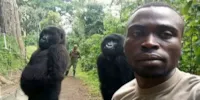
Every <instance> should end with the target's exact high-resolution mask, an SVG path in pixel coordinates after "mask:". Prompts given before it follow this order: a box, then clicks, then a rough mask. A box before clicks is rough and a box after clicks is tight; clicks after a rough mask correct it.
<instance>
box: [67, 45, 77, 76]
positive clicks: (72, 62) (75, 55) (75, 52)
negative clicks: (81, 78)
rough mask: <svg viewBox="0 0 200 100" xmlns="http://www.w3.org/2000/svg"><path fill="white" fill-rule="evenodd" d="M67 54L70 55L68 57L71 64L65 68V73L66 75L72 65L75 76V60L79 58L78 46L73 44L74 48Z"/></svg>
mask: <svg viewBox="0 0 200 100" xmlns="http://www.w3.org/2000/svg"><path fill="white" fill-rule="evenodd" d="M69 55H70V58H71V64H70V66H69V67H68V69H67V71H66V74H65V75H66V76H67V75H68V73H69V70H70V68H71V66H73V76H74V77H75V75H76V66H77V62H78V59H79V58H80V52H79V51H78V46H77V45H74V48H73V50H72V51H71V52H70V54H69Z"/></svg>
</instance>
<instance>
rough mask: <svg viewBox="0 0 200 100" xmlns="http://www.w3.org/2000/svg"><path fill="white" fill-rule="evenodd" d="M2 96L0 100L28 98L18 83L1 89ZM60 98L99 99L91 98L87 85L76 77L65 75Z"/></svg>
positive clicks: (26, 99) (77, 99) (64, 99)
mask: <svg viewBox="0 0 200 100" xmlns="http://www.w3.org/2000/svg"><path fill="white" fill-rule="evenodd" d="M1 93H2V98H0V100H28V98H27V97H26V96H25V95H24V93H23V92H22V91H21V89H20V87H19V84H16V85H12V86H8V87H6V88H3V89H1ZM60 100H100V99H99V98H98V99H95V98H92V97H91V96H90V94H89V92H88V87H87V86H86V85H84V83H83V82H82V80H80V79H78V78H77V77H73V76H71V74H70V75H69V76H67V77H66V78H65V79H64V80H63V82H62V90H61V94H60Z"/></svg>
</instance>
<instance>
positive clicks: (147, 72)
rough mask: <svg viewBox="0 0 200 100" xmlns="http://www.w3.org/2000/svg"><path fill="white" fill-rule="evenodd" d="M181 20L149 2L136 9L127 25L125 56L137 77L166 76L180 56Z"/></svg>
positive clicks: (171, 12) (177, 15)
mask: <svg viewBox="0 0 200 100" xmlns="http://www.w3.org/2000/svg"><path fill="white" fill-rule="evenodd" d="M183 31H184V21H183V19H182V18H181V16H180V15H179V14H178V13H177V12H176V11H175V10H173V9H172V8H171V7H169V6H168V5H166V4H162V3H149V4H146V5H143V6H142V7H140V8H138V9H137V10H136V11H135V12H134V13H133V14H132V15H131V17H130V19H129V22H128V25H127V37H126V41H125V45H124V48H125V54H126V56H127V58H128V62H129V64H131V65H132V66H133V69H134V71H135V73H136V74H137V75H139V76H141V77H145V78H148V77H151V78H152V77H162V76H166V75H168V74H169V73H170V72H171V71H172V70H173V69H174V68H175V67H176V66H177V65H178V60H179V57H180V54H181V38H182V34H183Z"/></svg>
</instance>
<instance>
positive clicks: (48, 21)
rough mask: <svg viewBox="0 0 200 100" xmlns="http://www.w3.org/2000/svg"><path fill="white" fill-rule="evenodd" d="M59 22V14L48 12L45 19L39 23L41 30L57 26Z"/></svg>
mask: <svg viewBox="0 0 200 100" xmlns="http://www.w3.org/2000/svg"><path fill="white" fill-rule="evenodd" d="M60 21H61V17H60V14H59V13H58V12H53V11H49V12H48V14H47V17H46V18H45V19H43V20H42V21H41V22H40V26H41V29H43V28H45V27H47V26H50V25H52V26H58V25H59V23H60Z"/></svg>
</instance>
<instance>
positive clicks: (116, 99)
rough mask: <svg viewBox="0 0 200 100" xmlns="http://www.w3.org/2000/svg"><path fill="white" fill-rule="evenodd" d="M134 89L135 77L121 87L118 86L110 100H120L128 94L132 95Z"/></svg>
mask: <svg viewBox="0 0 200 100" xmlns="http://www.w3.org/2000/svg"><path fill="white" fill-rule="evenodd" d="M135 90H136V79H133V80H132V81H130V82H128V83H126V84H125V85H123V86H122V87H121V88H119V89H118V90H117V91H116V92H115V93H114V95H113V98H112V100H121V99H123V98H125V97H127V96H129V95H133V93H135Z"/></svg>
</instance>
